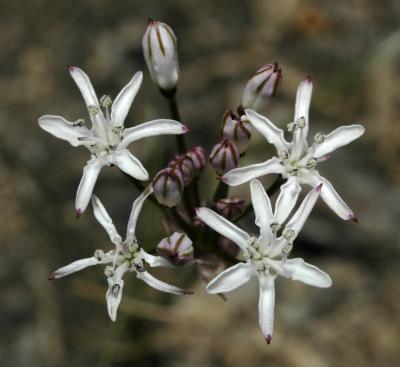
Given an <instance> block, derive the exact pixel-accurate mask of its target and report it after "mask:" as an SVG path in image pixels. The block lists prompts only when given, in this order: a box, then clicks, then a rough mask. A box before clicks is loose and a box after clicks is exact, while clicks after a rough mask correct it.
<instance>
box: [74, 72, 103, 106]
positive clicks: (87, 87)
mask: <svg viewBox="0 0 400 367" xmlns="http://www.w3.org/2000/svg"><path fill="white" fill-rule="evenodd" d="M68 70H69V73H70V74H71V76H72V78H73V79H74V81H75V83H76V85H77V86H78V88H79V90H80V91H81V94H82V97H83V99H84V100H85V103H86V106H95V107H98V108H99V101H98V99H97V95H96V92H95V91H94V88H93V86H92V83H91V81H90V79H89V77H88V76H87V74H86V73H85V72H84V71H83V70H82V69H80V68H78V67H76V66H70V67H69V68H68Z"/></svg>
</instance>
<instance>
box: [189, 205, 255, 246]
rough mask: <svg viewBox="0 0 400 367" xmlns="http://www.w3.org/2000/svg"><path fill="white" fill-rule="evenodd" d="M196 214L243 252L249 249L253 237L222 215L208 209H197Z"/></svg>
mask: <svg viewBox="0 0 400 367" xmlns="http://www.w3.org/2000/svg"><path fill="white" fill-rule="evenodd" d="M196 214H197V216H198V217H199V218H200V220H201V221H202V222H204V223H205V224H207V225H208V226H209V227H210V228H212V229H213V230H214V231H216V232H218V233H219V234H221V235H222V236H224V237H226V238H228V239H230V240H231V241H233V242H235V243H236V244H237V245H238V246H239V247H240V248H241V249H242V250H243V251H245V250H246V249H247V247H248V244H249V241H250V239H251V237H250V236H249V234H248V233H247V232H245V231H243V230H242V229H240V228H239V227H237V226H236V225H234V224H233V223H232V222H230V221H229V220H227V219H225V218H224V217H222V216H221V215H219V214H217V213H215V212H214V211H213V210H211V209H208V208H198V209H196Z"/></svg>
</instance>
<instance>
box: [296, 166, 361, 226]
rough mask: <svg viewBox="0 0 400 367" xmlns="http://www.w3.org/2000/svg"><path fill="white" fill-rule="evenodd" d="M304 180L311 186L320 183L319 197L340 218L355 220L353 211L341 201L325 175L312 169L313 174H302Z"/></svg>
mask: <svg viewBox="0 0 400 367" xmlns="http://www.w3.org/2000/svg"><path fill="white" fill-rule="evenodd" d="M304 181H305V183H307V184H309V185H311V186H315V185H316V184H319V183H322V189H321V198H322V200H324V202H325V203H326V205H328V207H329V208H330V209H331V210H332V211H333V212H335V213H336V215H337V216H339V217H340V218H342V219H344V220H351V221H353V222H356V221H357V219H356V216H355V214H354V212H353V211H352V210H351V209H350V208H349V207H348V205H347V204H346V203H345V202H344V201H343V199H342V198H341V197H340V196H339V194H338V193H337V192H336V190H335V189H334V188H333V186H332V184H331V183H330V182H329V181H328V180H327V179H326V178H325V177H322V176H321V175H320V174H319V173H318V172H317V171H314V173H313V174H309V175H304Z"/></svg>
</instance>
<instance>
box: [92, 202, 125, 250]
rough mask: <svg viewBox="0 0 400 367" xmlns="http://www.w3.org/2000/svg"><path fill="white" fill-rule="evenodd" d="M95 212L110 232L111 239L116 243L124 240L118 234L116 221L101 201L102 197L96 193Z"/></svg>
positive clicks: (93, 203)
mask: <svg viewBox="0 0 400 367" xmlns="http://www.w3.org/2000/svg"><path fill="white" fill-rule="evenodd" d="M92 205H93V213H94V216H95V218H96V219H97V220H98V222H99V223H100V224H101V225H102V226H103V228H104V229H105V230H106V232H107V233H108V235H109V237H110V240H111V242H112V243H114V244H115V245H119V244H121V242H122V239H121V236H120V235H119V234H118V232H117V230H116V228H115V226H114V223H113V221H112V219H111V218H110V216H109V215H108V213H107V210H106V208H105V207H104V205H103V204H102V203H101V201H100V199H99V198H98V197H97V196H96V195H92Z"/></svg>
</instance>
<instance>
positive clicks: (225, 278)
mask: <svg viewBox="0 0 400 367" xmlns="http://www.w3.org/2000/svg"><path fill="white" fill-rule="evenodd" d="M253 275H255V269H254V267H253V266H252V265H251V264H248V263H239V264H236V265H234V266H231V267H230V268H228V269H226V270H224V271H223V272H222V273H219V274H218V275H217V276H216V277H215V278H214V279H212V280H211V281H210V283H208V284H207V287H206V291H207V292H208V293H210V294H218V293H226V292H230V291H233V290H234V289H236V288H239V287H240V286H241V285H243V284H244V283H247V282H248V281H249V280H250V278H251V277H252V276H253Z"/></svg>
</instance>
